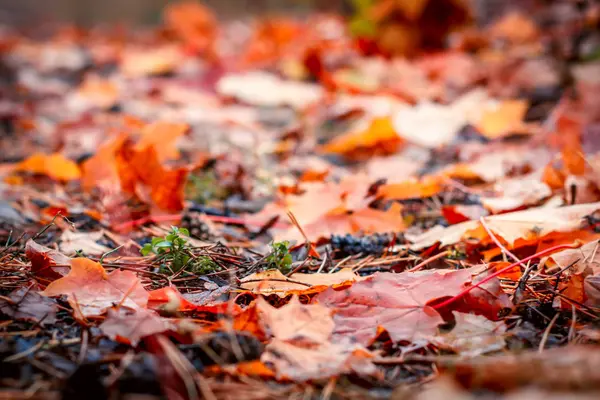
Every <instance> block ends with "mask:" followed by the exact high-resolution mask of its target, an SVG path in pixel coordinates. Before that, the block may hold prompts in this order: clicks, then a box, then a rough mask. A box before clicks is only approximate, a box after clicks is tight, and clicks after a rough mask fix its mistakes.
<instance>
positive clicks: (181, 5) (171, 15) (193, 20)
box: [163, 1, 218, 55]
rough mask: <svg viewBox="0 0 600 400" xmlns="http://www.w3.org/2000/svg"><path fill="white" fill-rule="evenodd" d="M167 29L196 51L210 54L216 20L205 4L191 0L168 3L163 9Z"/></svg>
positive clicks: (215, 31) (214, 37) (216, 26)
mask: <svg viewBox="0 0 600 400" xmlns="http://www.w3.org/2000/svg"><path fill="white" fill-rule="evenodd" d="M163 18H164V20H165V25H166V26H167V28H168V29H170V30H171V31H173V32H174V33H175V34H176V35H177V36H178V37H179V39H181V40H182V41H183V42H184V43H186V44H187V45H189V46H190V47H191V48H192V49H193V50H195V51H197V52H207V53H208V54H207V55H212V54H210V53H211V52H212V51H213V49H212V47H213V45H214V41H215V39H216V35H217V29H218V25H217V20H216V18H215V15H214V13H213V12H212V11H211V10H210V9H209V8H208V7H206V6H204V5H202V4H200V3H196V2H193V1H180V2H176V3H169V5H168V6H167V7H165V9H164V10H163Z"/></svg>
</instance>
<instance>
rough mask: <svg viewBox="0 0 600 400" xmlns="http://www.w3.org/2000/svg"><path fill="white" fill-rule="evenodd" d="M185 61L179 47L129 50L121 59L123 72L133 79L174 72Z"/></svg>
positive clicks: (169, 46) (166, 46) (165, 46)
mask: <svg viewBox="0 0 600 400" xmlns="http://www.w3.org/2000/svg"><path fill="white" fill-rule="evenodd" d="M182 59H183V54H182V52H181V49H180V48H178V47H177V46H171V45H164V46H159V47H153V48H148V49H146V48H129V49H128V51H124V52H123V55H122V57H121V65H120V68H121V71H123V74H125V75H127V76H130V77H132V78H139V77H144V76H152V75H160V74H165V73H167V72H171V71H173V70H174V69H175V68H176V67H177V64H178V63H179V62H180V61H181V60H182Z"/></svg>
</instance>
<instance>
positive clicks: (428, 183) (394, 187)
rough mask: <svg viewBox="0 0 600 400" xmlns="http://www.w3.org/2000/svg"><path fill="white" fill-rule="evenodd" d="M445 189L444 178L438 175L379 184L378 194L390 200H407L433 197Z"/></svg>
mask: <svg viewBox="0 0 600 400" xmlns="http://www.w3.org/2000/svg"><path fill="white" fill-rule="evenodd" d="M442 189H443V180H442V179H440V178H437V177H425V178H422V179H409V180H406V181H404V182H400V183H389V184H385V185H381V186H379V188H378V189H377V196H381V197H383V198H384V199H388V200H407V199H421V198H424V197H431V196H434V195H436V194H438V193H439V192H441V191H442Z"/></svg>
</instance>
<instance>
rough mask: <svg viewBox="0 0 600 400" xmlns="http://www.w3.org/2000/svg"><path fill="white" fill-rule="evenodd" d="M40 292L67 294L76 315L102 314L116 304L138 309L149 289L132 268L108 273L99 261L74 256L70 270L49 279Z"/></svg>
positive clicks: (45, 294) (46, 294)
mask: <svg viewBox="0 0 600 400" xmlns="http://www.w3.org/2000/svg"><path fill="white" fill-rule="evenodd" d="M41 294H43V295H44V296H60V295H66V296H67V299H68V301H69V304H70V305H71V307H72V308H73V310H75V313H76V315H77V316H78V318H81V317H90V316H97V315H101V314H103V313H104V312H105V311H106V310H107V309H108V308H110V307H112V306H113V305H116V304H122V305H123V306H125V307H129V308H132V309H138V308H144V307H146V304H147V303H148V292H147V291H146V289H144V287H143V286H142V284H141V282H140V280H139V279H138V278H137V276H136V275H135V274H134V273H133V272H131V271H121V270H116V271H113V272H111V273H110V274H107V273H106V271H105V270H104V268H103V267H102V265H100V264H99V263H97V262H94V261H92V260H88V259H87V258H74V259H73V260H72V261H71V271H70V272H69V274H68V275H67V276H65V277H63V278H60V279H58V280H56V281H54V282H52V283H50V284H49V285H48V287H47V288H46V290H44V291H43V292H41Z"/></svg>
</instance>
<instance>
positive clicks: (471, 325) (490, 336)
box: [431, 312, 506, 357]
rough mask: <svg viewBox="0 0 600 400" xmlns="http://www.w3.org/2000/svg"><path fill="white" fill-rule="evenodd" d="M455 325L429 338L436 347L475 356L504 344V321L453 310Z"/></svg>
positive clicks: (497, 348)
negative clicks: (449, 329) (447, 330)
mask: <svg viewBox="0 0 600 400" xmlns="http://www.w3.org/2000/svg"><path fill="white" fill-rule="evenodd" d="M453 314H454V318H455V320H456V326H455V327H454V328H452V330H451V331H450V332H447V333H443V334H439V335H437V336H435V337H433V338H432V339H431V342H432V343H433V344H435V345H436V346H438V347H441V348H444V349H449V350H452V351H454V352H456V353H457V354H459V355H461V356H463V357H476V356H480V355H482V354H486V353H492V352H497V351H501V350H502V349H504V347H505V346H506V341H505V339H504V334H505V332H506V324H505V323H504V321H490V320H489V319H487V318H485V317H482V316H480V315H473V314H464V313H460V312H454V313H453Z"/></svg>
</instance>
